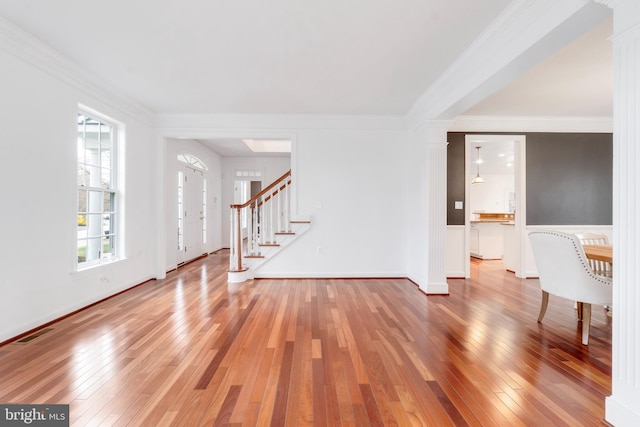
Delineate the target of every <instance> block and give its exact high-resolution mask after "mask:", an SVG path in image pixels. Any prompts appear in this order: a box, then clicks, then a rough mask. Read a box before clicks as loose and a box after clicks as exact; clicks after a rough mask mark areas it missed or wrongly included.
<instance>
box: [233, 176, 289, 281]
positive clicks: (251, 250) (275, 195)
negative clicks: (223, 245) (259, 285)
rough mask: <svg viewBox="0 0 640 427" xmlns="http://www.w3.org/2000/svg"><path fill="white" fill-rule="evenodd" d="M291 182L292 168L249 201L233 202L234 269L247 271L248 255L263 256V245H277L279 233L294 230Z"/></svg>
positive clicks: (234, 270)
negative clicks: (245, 221) (245, 264)
mask: <svg viewBox="0 0 640 427" xmlns="http://www.w3.org/2000/svg"><path fill="white" fill-rule="evenodd" d="M290 186H291V171H288V172H287V173H285V174H284V175H282V176H281V177H280V178H278V179H277V180H275V181H274V182H273V183H271V184H270V185H269V186H267V187H266V188H265V189H264V190H262V191H261V192H260V193H258V194H256V195H255V196H253V197H252V198H251V199H250V200H248V201H247V202H245V203H242V204H234V205H231V216H230V233H229V234H230V237H229V239H230V241H229V244H230V253H229V271H230V272H242V271H246V270H247V268H246V267H245V266H244V263H243V259H244V257H246V256H249V257H254V258H255V257H261V256H262V253H261V251H260V248H261V246H265V245H271V246H273V245H276V233H281V232H284V233H287V232H291V224H290V222H291V221H290V218H291V213H290V209H291V201H290V189H289V187H290ZM243 211H244V215H243ZM242 218H246V219H247V223H246V224H242ZM243 229H246V240H247V244H246V245H245V244H244V240H245V238H244V236H243Z"/></svg>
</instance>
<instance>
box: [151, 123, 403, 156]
mask: <svg viewBox="0 0 640 427" xmlns="http://www.w3.org/2000/svg"><path fill="white" fill-rule="evenodd" d="M156 118H157V121H156V126H157V127H158V128H161V129H162V130H163V131H162V133H163V135H171V136H175V137H177V138H180V137H193V138H196V139H197V138H198V137H197V135H198V134H201V135H211V133H212V132H216V133H222V134H224V135H227V136H228V137H238V138H245V139H246V138H254V139H259V138H266V139H290V138H289V137H288V135H286V134H284V135H283V134H282V133H277V132H275V133H274V130H287V131H288V132H291V131H292V130H301V129H304V130H327V129H334V130H336V129H340V130H344V129H347V130H399V131H404V130H406V129H407V124H406V119H405V117H404V116H389V115H380V116H367V115H353V116H346V115H344V116H336V115H333V116H332V115H311V114H308V115H307V114H288V115H287V114H281V115H280V114H254V115H252V114H158V115H157V116H156ZM185 131H187V132H191V133H190V134H188V135H184V132H185ZM265 132H268V133H266V134H265ZM292 150H293V148H292Z"/></svg>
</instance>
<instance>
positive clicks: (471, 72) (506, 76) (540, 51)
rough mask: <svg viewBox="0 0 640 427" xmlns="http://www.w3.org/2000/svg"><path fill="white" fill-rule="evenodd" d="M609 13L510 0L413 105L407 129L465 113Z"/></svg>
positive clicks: (563, 2)
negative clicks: (428, 121)
mask: <svg viewBox="0 0 640 427" xmlns="http://www.w3.org/2000/svg"><path fill="white" fill-rule="evenodd" d="M608 15H609V11H608V10H606V9H604V8H602V7H601V6H599V5H596V4H595V3H592V2H589V1H584V0H514V1H513V2H511V3H510V4H509V5H508V6H507V7H506V8H505V9H504V11H503V12H502V13H501V14H500V15H499V16H498V17H497V18H496V19H495V20H494V21H493V22H492V23H491V24H490V25H489V26H488V27H487V28H486V29H485V31H484V32H483V33H482V34H480V35H479V36H478V37H477V38H476V39H475V40H474V42H473V43H472V44H471V45H470V46H469V47H468V48H467V49H466V50H465V51H464V52H463V53H462V54H461V55H459V56H458V57H457V59H456V60H455V61H454V62H453V63H452V64H451V66H449V68H447V69H446V70H445V71H444V73H442V74H441V76H440V77H439V78H438V79H437V80H436V81H435V83H434V84H433V85H431V86H430V87H429V88H428V89H427V90H426V91H425V92H424V93H423V94H422V96H420V98H419V99H418V100H417V101H416V102H415V103H414V104H413V106H412V108H411V110H410V111H409V113H408V114H407V121H408V123H409V127H410V128H411V129H414V128H417V127H418V126H420V125H421V124H422V123H423V122H424V121H426V120H431V119H435V118H445V119H446V118H451V117H455V116H456V115H458V114H460V113H462V112H464V111H466V110H467V109H468V108H469V107H471V106H472V105H474V104H476V103H477V102H478V101H480V100H482V99H484V98H485V97H486V96H487V95H489V94H491V93H493V92H495V91H497V90H499V89H500V88H502V87H504V85H506V84H507V83H509V82H510V81H511V80H513V79H514V78H516V77H517V76H519V75H520V74H521V72H522V70H525V69H527V68H529V67H530V66H532V65H534V64H536V63H538V62H540V60H541V59H543V58H544V57H546V56H548V55H549V54H550V53H552V52H554V51H555V50H556V49H558V48H559V47H561V46H564V45H566V43H568V42H569V41H570V40H573V39H574V38H575V37H576V36H577V35H579V34H580V33H581V32H582V31H584V30H585V29H588V28H591V27H593V25H594V24H596V23H597V22H600V21H601V20H602V19H604V18H605V17H606V16H608ZM487 58H491V60H490V61H489V60H487Z"/></svg>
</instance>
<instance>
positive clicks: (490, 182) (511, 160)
mask: <svg viewBox="0 0 640 427" xmlns="http://www.w3.org/2000/svg"><path fill="white" fill-rule="evenodd" d="M525 142H526V140H525V136H524V135H475V134H468V135H465V165H466V167H465V200H466V201H467V203H466V204H465V205H466V206H465V245H464V247H465V256H464V259H465V277H467V278H470V277H471V258H472V257H473V258H474V259H476V260H484V259H487V260H500V261H502V263H503V264H504V268H505V269H506V270H508V271H512V272H513V273H515V275H516V276H517V277H523V274H524V271H523V266H524V262H523V259H522V256H523V254H524V253H525V252H524V250H523V245H525V244H526V226H525V224H526V209H525V206H526V183H525V178H526V174H525ZM478 175H479V176H480V177H481V178H482V179H480V180H479V181H480V183H473V184H472V182H473V181H475V182H477V181H478V179H477V176H478Z"/></svg>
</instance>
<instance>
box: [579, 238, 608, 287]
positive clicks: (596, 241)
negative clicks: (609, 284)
mask: <svg viewBox="0 0 640 427" xmlns="http://www.w3.org/2000/svg"><path fill="white" fill-rule="evenodd" d="M576 236H578V239H579V240H580V243H581V244H583V245H608V244H609V238H608V237H607V235H606V234H597V233H576ZM589 265H591V269H593V271H594V272H595V273H596V274H599V275H601V276H607V277H612V276H613V274H612V273H613V269H612V268H611V264H609V263H608V262H604V261H598V260H595V259H590V260H589Z"/></svg>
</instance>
